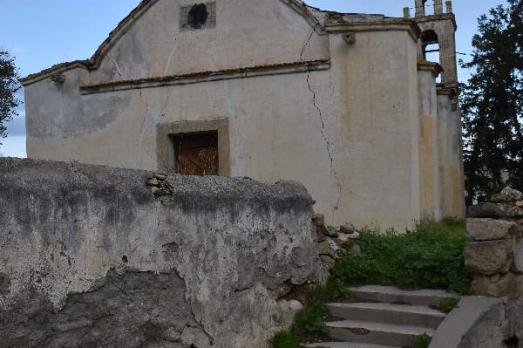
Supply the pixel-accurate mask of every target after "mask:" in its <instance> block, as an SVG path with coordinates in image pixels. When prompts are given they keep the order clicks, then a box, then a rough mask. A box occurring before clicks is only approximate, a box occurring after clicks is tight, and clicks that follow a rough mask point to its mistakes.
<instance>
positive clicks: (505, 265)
mask: <svg viewBox="0 0 523 348" xmlns="http://www.w3.org/2000/svg"><path fill="white" fill-rule="evenodd" d="M464 255H465V266H466V267H467V268H468V269H469V270H471V271H472V272H475V273H480V274H483V275H494V274H497V273H507V272H508V271H509V269H510V266H511V264H512V250H511V243H510V242H509V241H504V240H500V241H486V242H472V243H469V244H468V245H467V246H466V247H465V251H464Z"/></svg>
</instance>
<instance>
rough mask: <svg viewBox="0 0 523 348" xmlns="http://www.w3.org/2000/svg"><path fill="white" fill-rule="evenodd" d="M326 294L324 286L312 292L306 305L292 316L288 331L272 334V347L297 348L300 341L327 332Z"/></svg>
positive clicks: (327, 310)
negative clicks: (291, 323) (292, 321)
mask: <svg viewBox="0 0 523 348" xmlns="http://www.w3.org/2000/svg"><path fill="white" fill-rule="evenodd" d="M327 300H328V295H327V292H326V289H325V288H324V287H318V288H316V289H315V290H314V292H313V293H312V295H311V297H310V299H309V302H308V303H307V306H306V307H305V308H304V309H303V310H302V311H300V312H299V313H298V314H296V316H295V317H294V324H293V326H292V327H291V329H290V330H288V331H281V332H278V333H277V334H276V336H274V338H273V340H272V342H271V347H272V348H299V347H301V345H300V343H302V342H305V341H307V340H312V339H315V338H318V337H321V336H323V335H325V334H326V333H327V327H326V326H325V320H326V319H327V317H328V316H329V309H328V308H327Z"/></svg>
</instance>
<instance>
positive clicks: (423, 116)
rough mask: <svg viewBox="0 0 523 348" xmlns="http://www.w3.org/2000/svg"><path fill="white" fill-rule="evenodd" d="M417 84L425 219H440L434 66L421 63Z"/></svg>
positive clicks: (422, 200)
mask: <svg viewBox="0 0 523 348" xmlns="http://www.w3.org/2000/svg"><path fill="white" fill-rule="evenodd" d="M418 69H419V77H418V79H419V80H418V88H419V98H420V124H421V132H420V133H421V134H420V160H419V161H420V176H421V179H420V180H421V189H420V190H421V192H420V196H421V198H420V199H421V202H420V204H421V207H420V208H421V216H422V220H426V221H438V220H440V219H441V206H440V205H441V172H440V164H439V140H440V139H439V135H438V121H439V120H438V99H437V94H436V83H435V73H436V72H435V69H434V66H431V65H430V64H420V66H419V67H418Z"/></svg>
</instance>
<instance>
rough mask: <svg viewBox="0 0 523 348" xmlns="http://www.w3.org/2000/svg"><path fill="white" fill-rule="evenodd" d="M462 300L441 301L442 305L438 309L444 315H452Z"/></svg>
mask: <svg viewBox="0 0 523 348" xmlns="http://www.w3.org/2000/svg"><path fill="white" fill-rule="evenodd" d="M459 301H460V299H459V298H457V297H448V298H446V299H444V300H443V301H441V303H440V304H439V306H438V309H439V310H440V311H442V312H443V313H447V314H448V313H450V312H452V310H453V309H454V308H456V307H457V305H458V303H459Z"/></svg>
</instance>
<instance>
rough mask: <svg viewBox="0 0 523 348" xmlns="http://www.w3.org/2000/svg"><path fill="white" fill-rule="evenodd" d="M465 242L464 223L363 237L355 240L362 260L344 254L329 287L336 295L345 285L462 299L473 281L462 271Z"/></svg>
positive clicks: (366, 234)
mask: <svg viewBox="0 0 523 348" xmlns="http://www.w3.org/2000/svg"><path fill="white" fill-rule="evenodd" d="M465 242H466V236H465V227H464V223H463V222H458V221H453V220H446V221H444V222H442V223H438V224H425V225H421V226H419V227H418V229H417V230H416V231H415V232H409V233H407V234H385V235H383V234H378V233H375V232H364V233H362V234H361V236H360V238H358V240H356V241H355V243H357V244H358V245H359V246H360V248H361V255H360V256H353V255H350V254H348V255H346V256H345V257H343V258H342V259H341V260H340V261H339V262H338V263H337V264H336V266H335V267H334V269H333V271H332V278H331V280H330V282H329V283H330V287H331V289H332V291H333V292H337V291H341V290H342V289H343V287H344V286H346V285H354V284H356V285H357V284H376V285H394V286H399V287H401V288H407V289H421V288H428V289H445V290H450V291H454V292H457V293H459V294H465V293H467V291H468V289H469V288H470V282H471V275H470V274H469V272H467V271H466V270H465V266H464V258H463V248H464V246H465ZM338 296H343V293H339V294H338Z"/></svg>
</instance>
